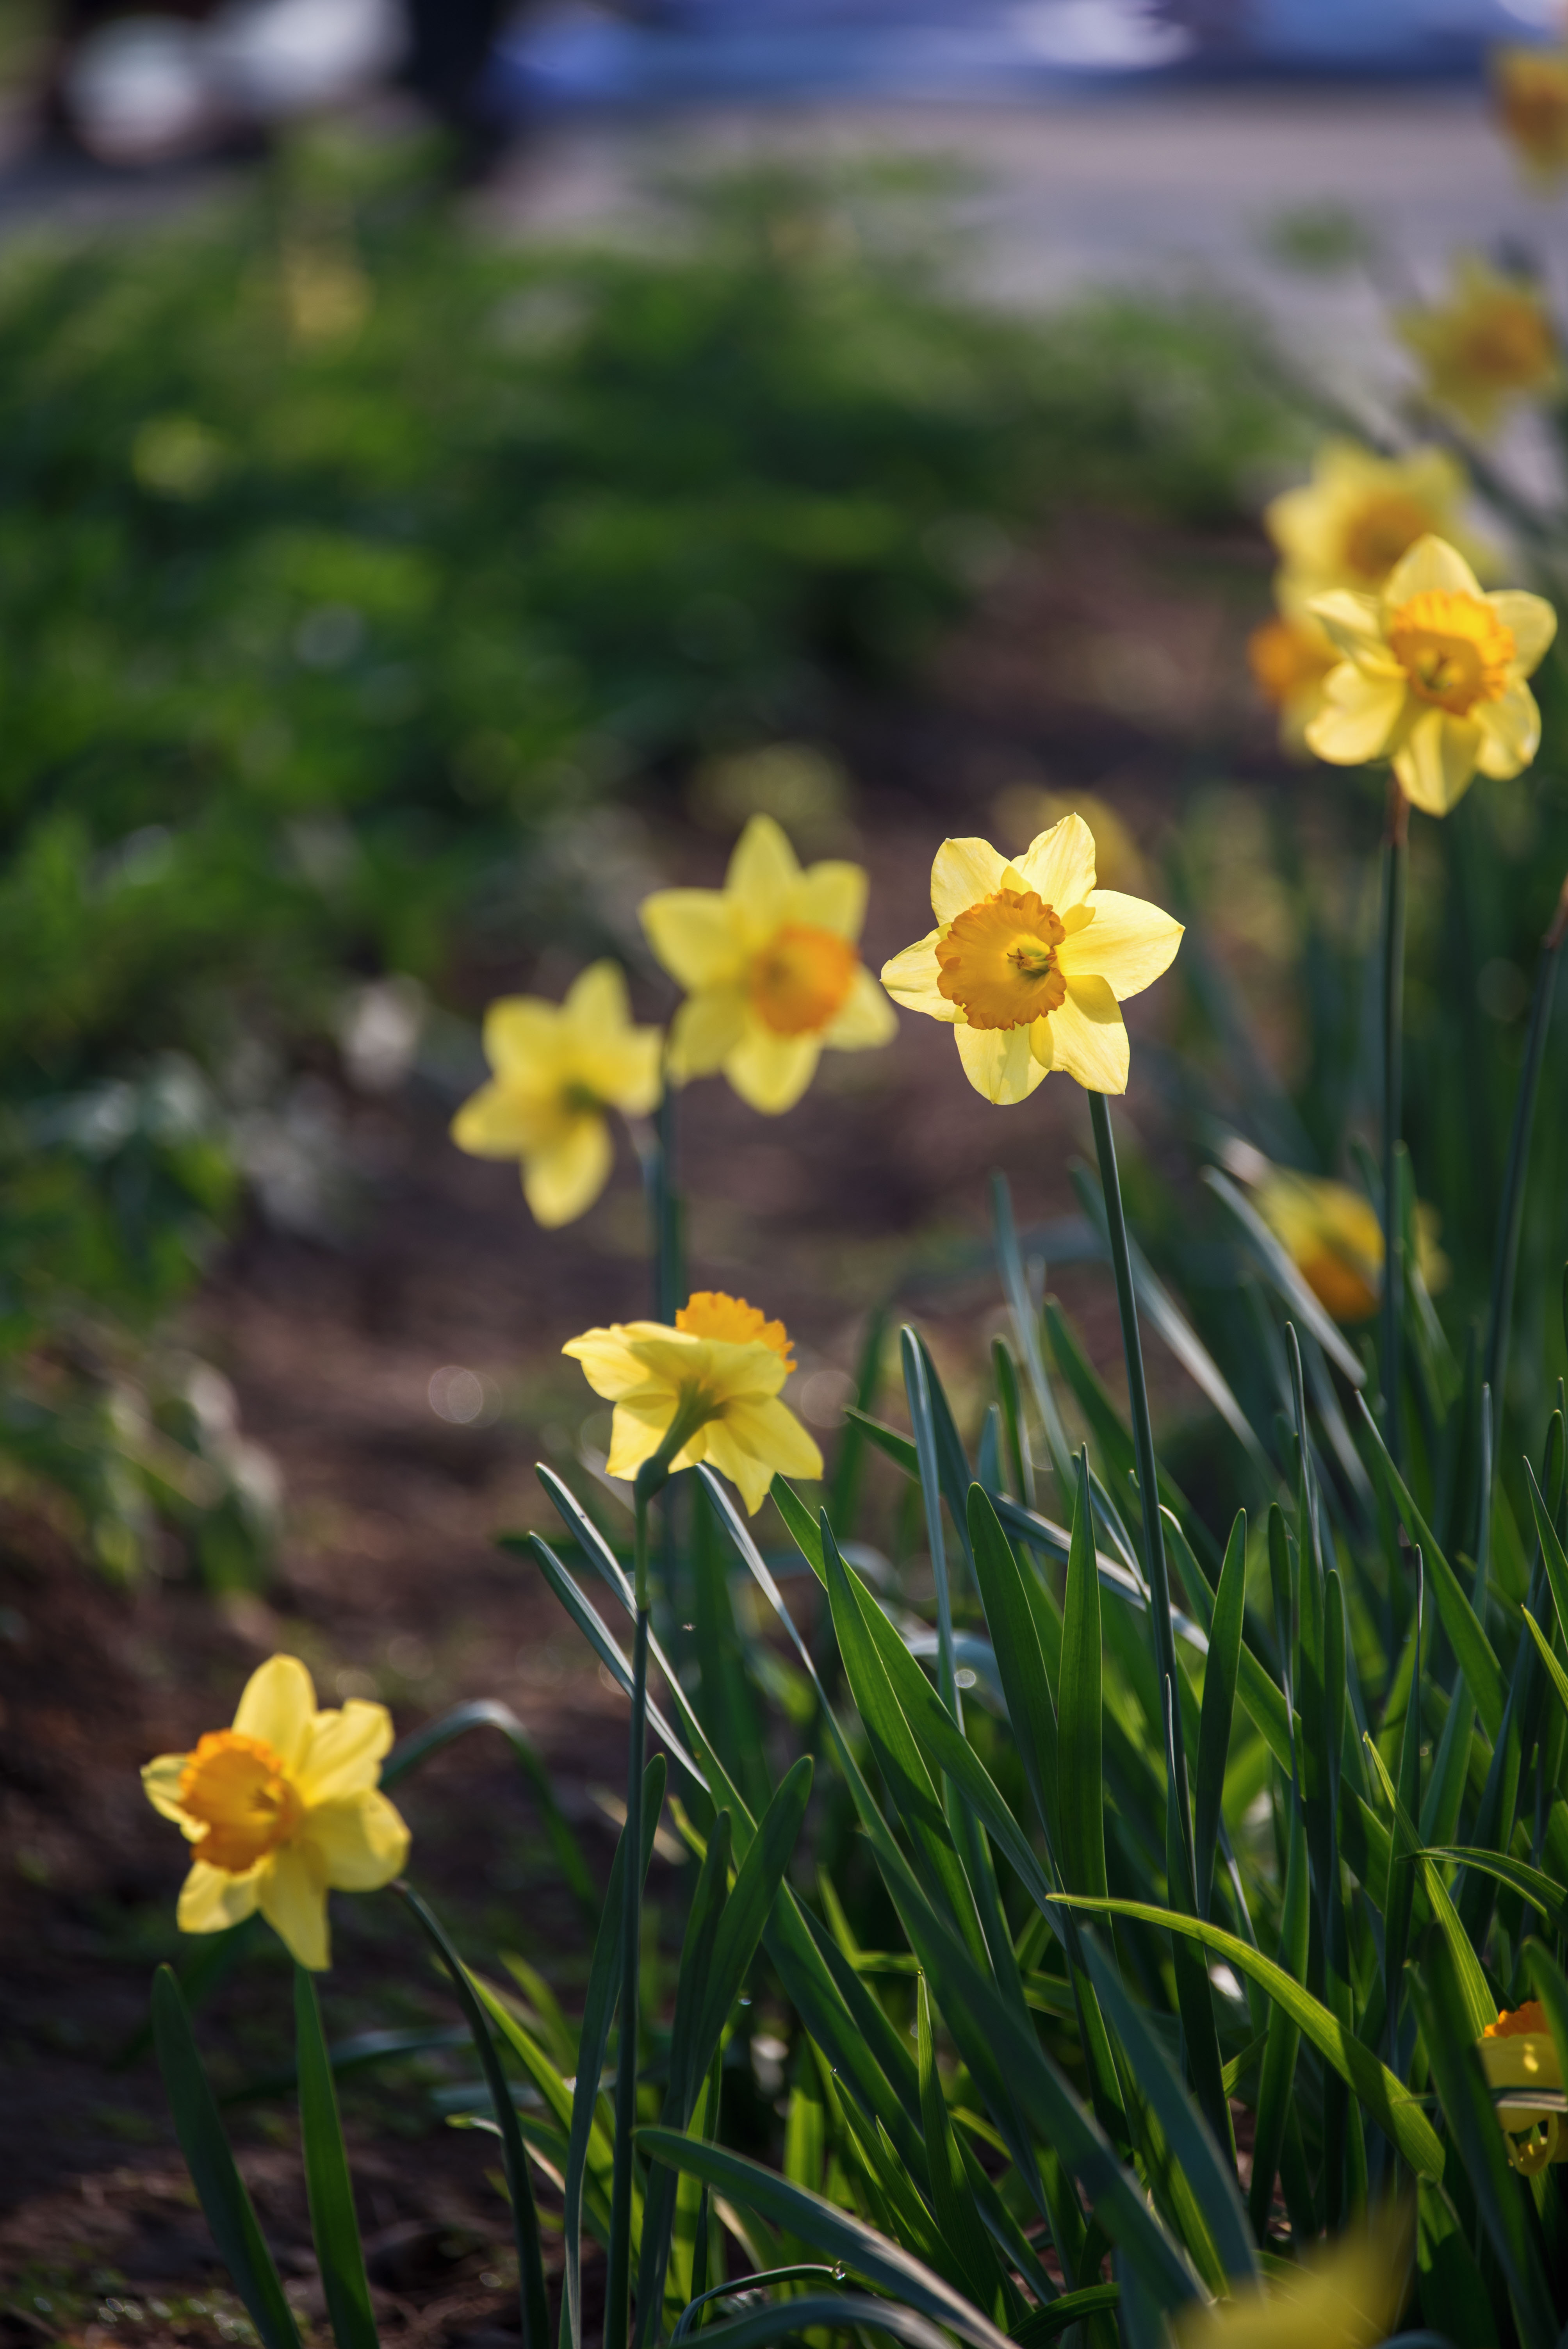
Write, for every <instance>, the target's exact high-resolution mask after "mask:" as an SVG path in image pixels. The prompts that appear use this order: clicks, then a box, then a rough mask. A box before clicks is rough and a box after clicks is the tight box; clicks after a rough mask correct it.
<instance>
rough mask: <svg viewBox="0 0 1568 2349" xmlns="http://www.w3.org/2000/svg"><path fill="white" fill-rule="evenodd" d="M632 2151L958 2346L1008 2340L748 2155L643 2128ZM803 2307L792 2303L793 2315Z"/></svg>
mask: <svg viewBox="0 0 1568 2349" xmlns="http://www.w3.org/2000/svg"><path fill="white" fill-rule="evenodd" d="M637 2143H638V2146H639V2147H640V2148H641V2149H642V2151H643V2152H644V2153H645V2155H646V2156H647V2158H648V2159H649V2160H650V2161H662V2162H666V2163H668V2165H669V2166H670V2168H674V2169H682V2170H686V2171H687V2172H688V2173H689V2174H690V2175H692V2176H694V2177H696V2178H704V2179H706V2181H707V2184H708V2185H709V2186H711V2187H713V2188H715V2189H716V2190H717V2191H718V2192H719V2193H722V2194H726V2195H727V2196H729V2197H730V2198H731V2199H733V2200H734V2201H737V2202H738V2203H740V2204H741V2206H742V2207H743V2209H748V2210H755V2211H756V2212H757V2213H758V2216H759V2217H761V2218H764V2219H770V2220H772V2221H773V2222H774V2224H775V2225H776V2226H779V2227H783V2228H786V2229H787V2230H789V2233H790V2234H791V2235H798V2236H799V2239H800V2240H801V2241H802V2242H804V2243H811V2244H814V2245H815V2247H816V2249H817V2250H818V2251H821V2252H823V2253H824V2254H825V2255H826V2256H827V2257H828V2258H829V2259H831V2260H841V2261H843V2263H844V2265H845V2266H846V2267H849V2268H852V2269H853V2270H854V2271H855V2273H856V2274H857V2275H861V2276H865V2277H867V2278H869V2280H870V2281H871V2282H872V2283H874V2284H878V2285H880V2286H881V2288H882V2291H884V2292H891V2293H892V2294H894V2295H895V2296H896V2298H897V2299H899V2300H900V2301H902V2302H903V2303H904V2304H905V2306H906V2307H910V2308H914V2309H918V2310H919V2311H920V2313H922V2315H923V2316H928V2317H931V2318H934V2320H935V2322H936V2323H939V2324H944V2325H945V2326H946V2327H947V2328H948V2330H949V2331H950V2332H953V2333H956V2334H957V2335H958V2337H959V2339H960V2340H961V2341H967V2342H969V2343H971V2344H973V2349H1002V2344H1004V2342H1005V2341H1006V2334H1005V2333H1001V2332H999V2331H998V2329H997V2327H996V2326H995V2324H994V2323H992V2322H991V2319H990V2318H989V2317H988V2316H987V2315H986V2314H985V2312H984V2311H983V2310H981V2309H978V2308H976V2307H975V2305H974V2303H973V2302H971V2301H968V2300H966V2299H965V2297H964V2295H963V2293H962V2292H957V2291H955V2290H954V2287H953V2285H952V2284H950V2283H948V2282H946V2281H945V2279H944V2278H943V2277H942V2276H939V2275H938V2274H937V2273H936V2271H935V2270H934V2269H933V2268H929V2267H927V2266H926V2265H925V2263H924V2261H922V2260H917V2259H915V2258H913V2256H912V2255H911V2254H910V2253H909V2252H908V2251H904V2250H903V2248H902V2246H901V2245H899V2244H897V2243H894V2242H890V2241H889V2240H888V2238H887V2237H886V2236H885V2235H881V2234H879V2233H878V2232H877V2230H876V2229H875V2228H874V2227H868V2226H867V2225H866V2223H865V2221H864V2220H861V2219H857V2218H855V2217H853V2216H852V2215H851V2212H849V2211H848V2210H841V2209H839V2207H838V2205H837V2204H836V2203H832V2202H829V2201H827V2200H826V2199H824V2198H823V2196H821V2195H820V2194H813V2193H812V2192H811V2191H810V2189H809V2188H808V2187H804V2186H797V2185H795V2184H793V2183H792V2181H791V2180H790V2179H789V2178H781V2177H780V2176H779V2173H778V2171H777V2170H775V2169H768V2168H764V2167H763V2165H762V2163H761V2162H759V2161H751V2160H749V2159H748V2158H747V2156H746V2155H745V2154H742V2153H732V2152H731V2151H730V2150H729V2148H728V2147H727V2146H721V2145H705V2144H703V2143H702V2142H701V2141H700V2140H699V2139H697V2138H696V2137H682V2136H680V2135H679V2134H678V2133H677V2132H676V2130H674V2129H665V2128H641V2129H639V2130H638V2131H637ZM805 2304H806V2303H805V2302H801V2301H796V2302H792V2303H791V2305H792V2306H793V2307H794V2308H795V2310H796V2311H797V2312H799V2310H800V2309H801V2308H802V2307H803V2306H804V2305H805ZM724 2329H725V2328H724V2327H723V2326H721V2325H716V2326H714V2327H713V2328H712V2329H711V2336H710V2333H709V2329H708V2328H707V2327H706V2326H705V2328H704V2337H705V2338H708V2337H717V2334H719V2333H722V2332H723V2331H724Z"/></svg>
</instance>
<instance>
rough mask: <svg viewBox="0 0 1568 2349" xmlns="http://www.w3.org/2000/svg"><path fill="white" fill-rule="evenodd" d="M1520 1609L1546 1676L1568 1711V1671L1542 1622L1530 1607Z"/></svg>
mask: <svg viewBox="0 0 1568 2349" xmlns="http://www.w3.org/2000/svg"><path fill="white" fill-rule="evenodd" d="M1519 1611H1520V1613H1521V1614H1522V1616H1523V1618H1524V1621H1525V1628H1526V1629H1527V1630H1528V1631H1529V1633H1530V1636H1531V1638H1532V1640H1534V1642H1535V1646H1536V1650H1537V1651H1538V1653H1539V1655H1540V1657H1541V1661H1542V1663H1543V1664H1544V1665H1545V1667H1546V1677H1547V1679H1548V1680H1549V1681H1550V1682H1551V1683H1552V1688H1553V1693H1554V1694H1555V1696H1556V1699H1557V1702H1558V1703H1559V1704H1560V1705H1561V1706H1562V1707H1563V1712H1564V1713H1568V1672H1565V1671H1563V1667H1562V1665H1561V1664H1560V1663H1559V1662H1558V1661H1557V1658H1556V1655H1555V1654H1554V1652H1553V1646H1552V1642H1551V1640H1549V1639H1548V1638H1547V1636H1546V1634H1545V1632H1544V1631H1543V1630H1542V1628H1541V1626H1540V1624H1539V1623H1538V1622H1537V1621H1536V1619H1535V1618H1534V1616H1533V1615H1532V1613H1531V1611H1530V1609H1529V1608H1528V1607H1522V1608H1521V1609H1520V1610H1519Z"/></svg>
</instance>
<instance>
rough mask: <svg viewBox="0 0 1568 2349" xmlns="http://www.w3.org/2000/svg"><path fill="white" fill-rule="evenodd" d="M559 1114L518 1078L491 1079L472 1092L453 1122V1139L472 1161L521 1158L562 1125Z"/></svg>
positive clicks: (545, 1140)
mask: <svg viewBox="0 0 1568 2349" xmlns="http://www.w3.org/2000/svg"><path fill="white" fill-rule="evenodd" d="M560 1122H561V1121H560V1111H559V1109H558V1108H557V1106H556V1104H555V1102H552V1101H550V1100H547V1099H545V1098H544V1097H543V1096H542V1095H541V1094H540V1093H539V1092H536V1091H534V1090H532V1089H531V1088H529V1087H525V1086H523V1085H521V1084H519V1083H518V1082H517V1081H516V1080H515V1079H512V1078H508V1077H492V1078H491V1079H490V1082H489V1084H488V1085H481V1086H480V1089H479V1091H478V1092H477V1093H470V1095H469V1098H468V1100H467V1101H466V1102H464V1103H463V1105H462V1107H461V1109H460V1110H459V1112H458V1113H457V1115H456V1117H455V1118H453V1120H452V1129H451V1130H452V1140H453V1141H454V1142H455V1143H457V1145H458V1148H459V1150H466V1151H467V1152H468V1154H469V1157H470V1158H521V1157H524V1156H526V1154H527V1153H528V1152H529V1151H531V1150H538V1149H540V1148H541V1147H542V1144H543V1143H546V1142H547V1141H548V1140H549V1138H550V1136H551V1134H552V1133H553V1132H554V1131H555V1130H556V1129H557V1128H558V1126H559V1124H560Z"/></svg>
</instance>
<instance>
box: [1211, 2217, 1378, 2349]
mask: <svg viewBox="0 0 1568 2349" xmlns="http://www.w3.org/2000/svg"><path fill="white" fill-rule="evenodd" d="M1411 2233H1412V2230H1411V2227H1410V2223H1409V2214H1408V2210H1405V2209H1395V2210H1393V2211H1390V2212H1387V2214H1385V2215H1384V2216H1383V2217H1382V2218H1381V2219H1380V2220H1379V2221H1378V2222H1377V2224H1376V2225H1375V2226H1369V2227H1367V2228H1366V2229H1357V2230H1356V2231H1355V2232H1354V2233H1351V2234H1347V2235H1342V2236H1340V2237H1339V2239H1338V2240H1337V2241H1336V2242H1334V2243H1332V2244H1330V2245H1329V2246H1328V2247H1327V2248H1326V2249H1325V2250H1323V2251H1317V2252H1315V2253H1311V2254H1309V2255H1308V2256H1307V2257H1306V2258H1305V2259H1303V2260H1298V2261H1292V2262H1291V2263H1290V2264H1289V2265H1287V2264H1286V2263H1285V2261H1283V2260H1273V2261H1270V2263H1269V2271H1268V2274H1267V2276H1266V2278H1265V2279H1264V2282H1262V2283H1261V2284H1258V2285H1255V2286H1253V2287H1252V2288H1251V2289H1247V2288H1244V2287H1243V2289H1241V2290H1238V2291H1237V2292H1235V2293H1233V2296H1232V2297H1231V2298H1230V2299H1228V2300H1217V2301H1212V2302H1209V2303H1208V2305H1207V2306H1204V2307H1192V2308H1191V2309H1189V2310H1185V2311H1183V2312H1182V2313H1181V2314H1180V2315H1179V2316H1178V2317H1177V2318H1176V2319H1175V2321H1174V2323H1173V2324H1172V2327H1171V2330H1172V2332H1173V2333H1174V2334H1175V2337H1176V2341H1177V2343H1178V2344H1179V2349H1373V2344H1375V2343H1377V2342H1380V2341H1385V2340H1387V2336H1388V2334H1389V2333H1391V2332H1392V2331H1393V2329H1394V2326H1395V2323H1396V2322H1397V2321H1398V2314H1399V2311H1400V2309H1401V2308H1402V2307H1403V2306H1404V2303H1405V2298H1406V2294H1407V2292H1408V2289H1409V2276H1410V2249H1411Z"/></svg>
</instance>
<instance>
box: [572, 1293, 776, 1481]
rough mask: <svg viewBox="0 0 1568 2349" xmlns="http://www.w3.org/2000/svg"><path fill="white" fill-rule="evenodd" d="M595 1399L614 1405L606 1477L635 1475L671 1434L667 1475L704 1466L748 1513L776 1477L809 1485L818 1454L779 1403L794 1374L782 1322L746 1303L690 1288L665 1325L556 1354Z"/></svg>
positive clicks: (615, 1333) (597, 1334) (576, 1343)
mask: <svg viewBox="0 0 1568 2349" xmlns="http://www.w3.org/2000/svg"><path fill="white" fill-rule="evenodd" d="M562 1353H566V1354H570V1355H571V1356H572V1357H573V1360H574V1361H579V1362H581V1363H582V1365H583V1376H584V1378H585V1379H586V1380H587V1381H588V1383H589V1385H590V1386H591V1387H592V1388H593V1392H594V1393H595V1394H596V1395H603V1398H604V1400H605V1402H613V1403H614V1406H615V1411H614V1419H613V1421H612V1423H611V1430H610V1456H609V1459H608V1461H607V1462H606V1463H605V1467H606V1470H607V1473H608V1474H609V1475H612V1476H624V1477H627V1478H631V1477H634V1476H635V1475H636V1473H637V1471H638V1469H639V1468H640V1467H641V1466H642V1465H643V1464H644V1462H645V1461H647V1460H651V1459H653V1457H654V1455H655V1453H656V1452H658V1451H659V1449H660V1448H661V1446H662V1445H663V1444H664V1443H665V1439H666V1437H668V1436H669V1435H670V1434H671V1433H672V1432H673V1433H677V1434H679V1435H682V1436H683V1437H684V1441H683V1442H682V1443H681V1444H680V1447H679V1449H678V1450H677V1451H676V1454H675V1455H674V1457H673V1460H672V1462H671V1467H672V1469H676V1468H695V1467H696V1464H697V1462H698V1461H699V1460H706V1461H707V1462H709V1463H710V1464H711V1465H712V1466H713V1467H715V1468H717V1471H718V1473H719V1475H721V1476H727V1477H728V1479H729V1481H730V1483H731V1484H732V1485H738V1487H739V1491H740V1495H741V1498H742V1499H743V1500H744V1501H745V1503H746V1506H747V1507H748V1509H749V1510H750V1512H751V1514H752V1515H753V1516H756V1514H757V1512H758V1509H759V1508H760V1507H761V1506H762V1504H763V1501H764V1500H765V1499H766V1498H767V1495H768V1488H769V1485H771V1484H772V1482H773V1479H774V1477H775V1475H783V1476H806V1477H810V1478H816V1477H819V1476H820V1475H821V1473H822V1455H821V1454H820V1452H819V1451H818V1449H817V1446H816V1445H815V1444H813V1443H812V1441H811V1438H810V1436H809V1435H808V1434H807V1433H806V1431H805V1429H804V1428H803V1427H802V1426H801V1424H800V1423H799V1420H798V1419H797V1418H796V1417H795V1414H794V1413H793V1412H792V1411H790V1410H789V1408H788V1406H787V1405H786V1404H784V1403H782V1402H780V1401H779V1388H780V1387H781V1386H782V1385H783V1383H784V1381H785V1380H786V1379H787V1378H788V1377H789V1372H790V1371H792V1370H793V1369H794V1367H795V1361H794V1357H793V1355H792V1354H791V1353H790V1350H789V1336H788V1333H787V1332H786V1330H785V1328H784V1324H783V1323H782V1321H769V1320H767V1319H765V1318H764V1316H763V1315H762V1314H761V1313H760V1312H758V1309H757V1308H756V1306H754V1305H748V1303H747V1302H746V1299H744V1298H743V1297H727V1296H725V1295H724V1293H723V1291H722V1290H713V1289H697V1290H696V1291H695V1292H694V1293H693V1295H692V1297H691V1298H690V1299H689V1300H688V1301H687V1303H686V1304H685V1305H683V1306H682V1307H681V1309H680V1310H679V1312H678V1313H677V1314H676V1321H675V1327H674V1329H673V1330H672V1329H670V1328H669V1327H668V1325H667V1324H666V1323H665V1322H662V1321H617V1322H614V1323H613V1324H612V1325H611V1327H610V1328H609V1329H607V1330H584V1332H583V1335H582V1337H581V1338H573V1340H571V1341H570V1343H569V1344H567V1345H565V1346H563V1347H562Z"/></svg>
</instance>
